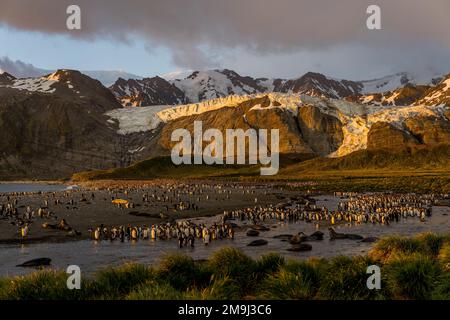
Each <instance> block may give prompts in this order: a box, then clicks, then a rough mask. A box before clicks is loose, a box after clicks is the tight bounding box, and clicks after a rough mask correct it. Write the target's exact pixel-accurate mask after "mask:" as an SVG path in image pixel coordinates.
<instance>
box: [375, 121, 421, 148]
mask: <svg viewBox="0 0 450 320" xmlns="http://www.w3.org/2000/svg"><path fill="white" fill-rule="evenodd" d="M418 144H419V143H418V141H417V140H416V139H415V138H414V137H413V136H411V134H409V133H408V132H405V131H404V130H401V129H398V128H395V127H394V126H393V125H392V124H390V123H387V122H377V123H375V124H373V125H372V127H371V128H370V130H369V133H368V136H367V149H368V150H380V149H381V150H390V151H395V152H400V151H404V150H406V149H408V148H410V147H413V146H417V145H418Z"/></svg>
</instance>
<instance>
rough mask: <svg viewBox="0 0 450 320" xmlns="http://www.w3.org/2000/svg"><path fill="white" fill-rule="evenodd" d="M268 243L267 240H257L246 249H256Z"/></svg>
mask: <svg viewBox="0 0 450 320" xmlns="http://www.w3.org/2000/svg"><path fill="white" fill-rule="evenodd" d="M268 243H269V242H268V241H267V240H264V239H258V240H255V241H252V242H250V243H249V244H248V245H247V247H256V246H264V245H266V244H268Z"/></svg>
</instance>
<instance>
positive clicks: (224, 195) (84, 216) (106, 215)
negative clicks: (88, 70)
mask: <svg viewBox="0 0 450 320" xmlns="http://www.w3.org/2000/svg"><path fill="white" fill-rule="evenodd" d="M173 183H174V182H173V181H172V182H168V181H164V180H161V181H154V182H152V183H149V182H145V183H143V182H137V181H129V182H123V183H117V182H100V183H88V184H85V185H83V186H81V188H80V189H78V190H68V191H56V192H45V193H42V194H40V193H30V194H27V195H18V196H12V195H11V194H9V195H10V196H11V197H12V198H14V199H17V200H18V204H17V207H18V209H19V213H23V212H25V210H26V207H27V206H30V207H31V209H32V210H35V211H36V210H37V208H39V207H42V206H44V201H45V200H48V210H49V211H52V212H53V213H54V215H53V217H50V218H48V219H47V218H38V217H36V218H35V219H34V221H33V223H32V224H31V226H30V232H29V235H28V237H27V238H25V239H24V238H22V237H21V236H20V234H19V228H18V227H17V226H14V225H12V224H11V220H0V244H14V243H16V244H26V243H35V242H64V241H73V240H83V239H88V238H89V237H90V234H89V232H88V229H89V228H92V227H97V226H98V225H100V224H102V223H103V224H105V225H109V226H111V225H116V226H117V225H128V224H130V225H151V224H153V223H161V222H164V221H168V220H171V219H172V220H174V219H180V218H192V217H203V216H215V215H218V214H221V213H223V211H224V210H233V209H239V208H245V207H249V206H254V205H255V198H257V203H256V204H261V205H264V204H269V203H275V204H276V203H279V202H282V201H286V199H287V198H289V197H296V196H298V193H296V192H294V191H285V190H284V191H283V190H280V189H279V188H276V187H273V188H272V187H270V186H269V187H268V186H266V185H256V184H249V183H240V184H235V183H230V184H227V183H224V184H221V185H220V189H219V187H218V185H217V184H213V183H208V182H195V183H194V184H192V185H190V184H179V185H177V189H176V190H175V193H176V192H181V193H182V194H181V195H180V196H179V197H178V196H173V193H174V191H173V190H170V191H168V188H170V185H173ZM108 188H109V189H110V190H113V191H110V190H108ZM132 188H139V189H137V190H134V189H132ZM125 190H130V191H129V192H128V194H125V193H124V191H125ZM200 190H202V191H201V193H200ZM190 192H192V194H190ZM144 193H147V194H152V193H154V194H155V195H157V196H160V197H161V196H163V195H168V196H169V197H171V199H172V202H164V201H162V200H158V199H151V202H143V201H142V195H143V194H144ZM92 194H94V198H92V197H91V195H92ZM7 195H8V194H6V193H3V194H2V193H0V203H6V196H7ZM83 195H84V197H85V199H86V201H82V199H83ZM111 197H114V198H116V199H118V198H120V199H126V200H129V201H131V202H133V203H134V204H135V207H134V208H128V209H127V208H123V207H122V208H119V207H117V205H115V204H113V203H111V200H112V198H111ZM199 198H200V201H199ZM55 199H58V200H60V201H61V204H55V203H54V201H55ZM70 199H73V200H74V204H73V205H71V204H69V201H70ZM174 199H177V201H183V202H186V203H187V202H191V203H195V204H196V205H197V206H198V207H199V208H198V210H193V209H190V210H183V211H180V210H174V209H173V203H174V202H175V201H174ZM166 206H169V210H167V208H166ZM161 214H162V215H163V218H161ZM61 219H65V220H66V221H67V223H68V224H69V225H70V226H71V227H72V228H73V229H75V230H77V231H80V232H81V236H70V235H68V233H67V232H64V231H60V230H54V229H52V230H48V229H43V228H42V227H41V225H42V224H43V223H51V224H55V223H58V222H59V221H60V220H61Z"/></svg>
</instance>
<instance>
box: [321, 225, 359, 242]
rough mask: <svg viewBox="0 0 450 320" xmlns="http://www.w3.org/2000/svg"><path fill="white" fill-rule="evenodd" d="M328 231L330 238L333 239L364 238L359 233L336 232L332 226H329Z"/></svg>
mask: <svg viewBox="0 0 450 320" xmlns="http://www.w3.org/2000/svg"><path fill="white" fill-rule="evenodd" d="M328 231H329V232H330V240H335V239H350V240H362V239H364V237H363V236H360V235H359V234H352V233H339V232H336V230H334V228H333V227H329V228H328Z"/></svg>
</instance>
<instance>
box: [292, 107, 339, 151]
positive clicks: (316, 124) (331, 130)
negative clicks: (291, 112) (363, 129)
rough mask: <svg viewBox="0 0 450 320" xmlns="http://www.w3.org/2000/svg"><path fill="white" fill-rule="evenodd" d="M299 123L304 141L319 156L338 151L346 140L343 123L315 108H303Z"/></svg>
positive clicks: (300, 111)
mask: <svg viewBox="0 0 450 320" xmlns="http://www.w3.org/2000/svg"><path fill="white" fill-rule="evenodd" d="M298 123H299V127H300V130H301V134H302V137H303V139H304V140H305V141H306V143H307V144H308V145H309V146H310V147H311V149H312V150H313V151H314V152H315V153H316V154H318V155H321V156H326V155H328V154H330V153H332V152H334V151H336V150H337V149H338V148H339V146H340V145H341V144H342V142H343V140H344V133H343V131H342V123H341V121H340V120H339V119H337V118H336V117H333V116H330V115H327V114H325V113H322V112H321V111H320V109H319V108H317V107H315V106H312V105H308V106H304V107H301V108H300V110H299V113H298Z"/></svg>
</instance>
